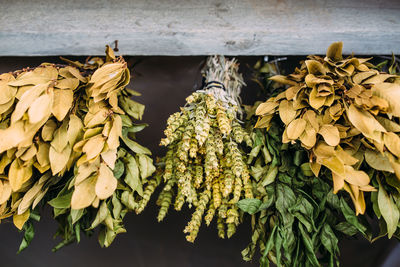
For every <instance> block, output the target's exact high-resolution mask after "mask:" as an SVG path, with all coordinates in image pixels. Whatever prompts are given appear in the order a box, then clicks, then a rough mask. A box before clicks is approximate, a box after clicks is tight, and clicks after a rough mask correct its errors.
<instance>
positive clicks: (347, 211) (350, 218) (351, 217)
mask: <svg viewBox="0 0 400 267" xmlns="http://www.w3.org/2000/svg"><path fill="white" fill-rule="evenodd" d="M340 209H341V210H342V213H343V215H344V217H345V219H346V221H347V222H349V223H350V224H351V225H353V226H354V227H356V228H357V229H358V230H359V231H360V232H361V233H363V234H364V235H366V234H367V233H366V231H367V227H365V226H364V225H363V224H361V223H360V222H359V221H358V218H357V216H356V214H355V213H354V211H353V210H352V209H351V208H350V207H349V205H348V204H347V202H346V201H345V200H344V199H343V198H341V199H340Z"/></svg>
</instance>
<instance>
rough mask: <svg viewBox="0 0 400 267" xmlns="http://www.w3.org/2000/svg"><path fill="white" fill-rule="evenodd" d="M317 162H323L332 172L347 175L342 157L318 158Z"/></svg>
mask: <svg viewBox="0 0 400 267" xmlns="http://www.w3.org/2000/svg"><path fill="white" fill-rule="evenodd" d="M317 162H319V163H321V164H322V165H324V166H325V167H327V168H328V169H330V170H331V171H332V172H335V173H336V174H337V175H340V176H342V177H344V176H345V175H346V173H345V166H344V164H343V162H341V161H340V159H339V158H338V157H336V156H333V157H330V158H323V159H319V158H317Z"/></svg>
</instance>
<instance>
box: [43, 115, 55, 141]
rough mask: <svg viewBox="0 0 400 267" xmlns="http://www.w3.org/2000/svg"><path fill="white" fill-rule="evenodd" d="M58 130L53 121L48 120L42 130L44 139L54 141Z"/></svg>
mask: <svg viewBox="0 0 400 267" xmlns="http://www.w3.org/2000/svg"><path fill="white" fill-rule="evenodd" d="M56 128H57V124H56V123H55V122H54V121H53V120H48V121H47V122H46V124H45V125H44V126H43V129H42V138H43V140H44V141H51V140H53V134H54V131H55V130H56Z"/></svg>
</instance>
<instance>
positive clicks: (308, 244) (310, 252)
mask: <svg viewBox="0 0 400 267" xmlns="http://www.w3.org/2000/svg"><path fill="white" fill-rule="evenodd" d="M298 225H299V230H300V233H301V237H302V240H303V244H304V247H305V249H306V251H305V252H306V256H307V258H308V260H309V262H310V263H311V265H312V266H320V264H319V262H318V259H317V256H315V252H314V245H313V242H312V240H311V238H310V236H309V235H308V233H307V232H306V231H305V230H304V228H303V226H302V225H301V224H300V223H299V224H298Z"/></svg>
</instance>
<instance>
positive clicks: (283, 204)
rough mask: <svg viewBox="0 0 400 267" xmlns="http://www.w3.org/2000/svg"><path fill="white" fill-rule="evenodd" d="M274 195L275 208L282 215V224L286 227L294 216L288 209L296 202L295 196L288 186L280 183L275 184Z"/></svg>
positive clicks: (290, 223)
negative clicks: (275, 196)
mask: <svg viewBox="0 0 400 267" xmlns="http://www.w3.org/2000/svg"><path fill="white" fill-rule="evenodd" d="M276 195H277V198H276V202H275V206H276V209H277V210H278V211H279V213H280V214H281V216H282V220H283V225H284V226H285V227H288V226H290V225H292V224H293V221H294V217H293V215H292V214H290V212H289V209H290V208H291V207H292V206H294V205H295V204H296V196H295V194H294V192H293V190H292V189H291V188H290V187H289V186H287V185H285V184H281V183H279V184H277V185H276Z"/></svg>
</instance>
